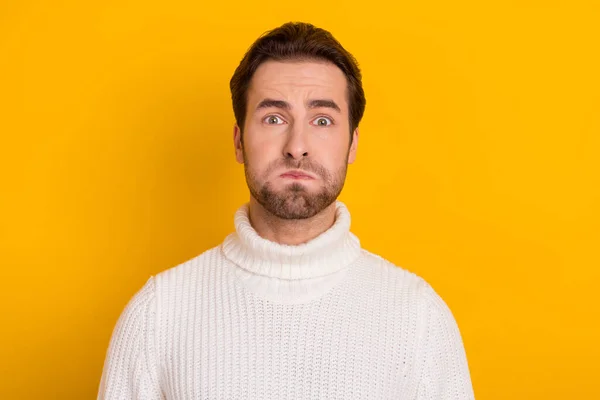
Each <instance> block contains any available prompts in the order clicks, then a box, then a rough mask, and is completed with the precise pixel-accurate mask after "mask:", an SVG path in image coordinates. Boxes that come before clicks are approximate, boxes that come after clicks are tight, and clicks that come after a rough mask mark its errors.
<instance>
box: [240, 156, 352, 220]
mask: <svg viewBox="0 0 600 400" xmlns="http://www.w3.org/2000/svg"><path fill="white" fill-rule="evenodd" d="M244 160H245V162H244V171H245V175H246V183H247V184H248V189H249V190H250V194H251V195H252V197H254V198H255V199H256V201H257V202H258V203H259V204H260V205H262V206H263V207H264V208H265V210H267V211H268V212H269V213H271V214H272V215H274V216H276V217H278V218H281V219H286V220H292V219H307V218H311V217H313V216H315V215H317V214H318V213H320V212H321V211H323V210H324V209H325V208H327V207H328V206H329V205H331V204H332V203H333V202H334V201H335V200H336V199H337V198H338V196H339V195H340V193H341V191H342V189H343V187H344V182H345V180H346V172H347V169H348V165H347V164H344V165H342V166H341V167H340V168H339V169H338V170H337V171H335V172H334V173H333V174H332V173H330V172H329V171H328V170H327V169H325V168H324V167H322V166H320V165H318V164H314V163H312V162H310V161H295V160H293V159H282V160H279V161H277V162H274V163H272V164H271V165H269V167H268V168H267V170H266V171H265V174H264V175H265V176H268V175H269V172H270V171H272V170H274V169H275V168H277V167H282V166H284V167H285V168H288V169H299V170H304V171H309V172H312V173H313V174H315V175H317V176H318V177H320V178H321V179H322V181H323V186H321V188H320V189H319V190H318V191H316V192H310V191H309V190H308V188H307V186H305V185H304V184H302V183H299V182H293V183H289V184H287V185H286V186H285V187H284V188H282V189H281V190H278V191H276V190H274V189H273V188H272V185H271V182H269V181H267V182H264V183H261V180H260V179H258V174H256V172H255V171H254V170H253V169H252V166H251V165H249V164H248V162H247V160H248V158H247V157H246V155H245V154H244Z"/></svg>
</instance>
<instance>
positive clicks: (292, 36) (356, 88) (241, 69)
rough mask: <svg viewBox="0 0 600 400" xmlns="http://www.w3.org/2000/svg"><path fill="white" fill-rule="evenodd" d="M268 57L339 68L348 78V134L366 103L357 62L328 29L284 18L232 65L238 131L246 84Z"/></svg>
mask: <svg viewBox="0 0 600 400" xmlns="http://www.w3.org/2000/svg"><path fill="white" fill-rule="evenodd" d="M268 60H275V61H291V60H294V61H308V60H315V61H318V60H321V61H328V62H330V63H332V64H334V65H335V66H337V67H338V68H339V69H341V70H342V72H343V73H344V75H345V76H346V79H347V81H348V93H347V96H348V104H349V113H348V115H349V122H350V136H351V137H352V133H353V132H354V130H355V129H356V128H357V127H358V124H359V123H360V120H361V119H362V117H363V114H364V111H365V105H366V99H365V93H364V91H363V87H362V74H361V72H360V69H359V67H358V63H357V61H356V59H355V58H354V56H352V54H350V53H349V52H348V51H346V50H345V49H344V48H343V47H342V45H341V44H340V43H339V42H338V41H337V40H336V39H335V38H334V37H333V35H332V34H331V33H329V32H328V31H326V30H325V29H322V28H317V27H315V26H314V25H312V24H308V23H304V22H288V23H285V24H283V25H281V26H280V27H278V28H275V29H273V30H271V31H268V32H266V33H265V34H264V35H262V36H261V37H259V38H258V39H257V40H256V41H255V42H254V43H253V44H252V46H251V47H250V49H248V51H247V52H246V54H245V55H244V58H243V59H242V61H241V62H240V64H239V65H238V67H237V68H236V70H235V72H234V74H233V76H232V77H231V80H230V81H229V88H230V90H231V100H232V103H233V113H234V115H235V120H236V123H237V125H238V126H239V128H240V130H241V131H242V133H243V131H244V123H245V121H246V112H247V110H246V105H247V100H248V99H247V94H248V87H249V86H250V82H251V80H252V77H253V75H254V73H255V72H256V70H257V69H258V67H259V66H260V65H261V64H262V63H264V62H265V61H268Z"/></svg>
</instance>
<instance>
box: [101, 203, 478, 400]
mask: <svg viewBox="0 0 600 400" xmlns="http://www.w3.org/2000/svg"><path fill="white" fill-rule="evenodd" d="M349 229H350V214H349V212H348V209H347V208H346V206H345V205H344V204H343V203H341V202H339V201H337V202H336V218H335V222H334V224H333V225H332V226H331V227H330V228H329V229H328V230H327V231H325V232H323V233H322V234H321V235H319V236H318V237H316V238H315V239H313V240H311V241H309V242H306V243H304V244H300V245H297V246H291V245H283V244H278V243H275V242H272V241H269V240H266V239H264V238H262V237H260V236H259V235H258V234H257V232H256V231H255V230H254V229H253V227H252V225H251V224H250V221H249V218H248V205H247V204H245V205H243V206H242V207H240V209H239V210H238V211H237V212H236V214H235V232H233V233H231V234H230V235H229V236H227V237H226V238H225V240H224V242H223V243H222V244H220V245H219V246H217V247H214V248H212V249H210V250H207V251H205V252H204V253H202V254H200V255H198V256H196V257H195V258H192V259H191V260H188V261H186V262H184V263H182V264H180V265H177V266H175V267H173V268H170V269H167V270H165V271H163V272H161V273H159V274H157V275H156V276H154V277H150V279H148V281H147V282H146V284H145V285H144V286H143V287H142V288H141V289H140V290H139V291H138V292H137V293H136V294H135V295H134V296H133V298H132V299H131V300H130V301H129V303H128V304H127V306H126V307H125V309H124V311H123V313H122V314H121V316H120V318H119V320H118V322H117V324H116V327H115V328H114V331H113V334H112V338H111V341H110V345H109V348H108V351H107V354H106V360H105V363H104V370H103V374H102V378H101V381H100V389H99V393H98V399H107V400H117V399H119V400H125V399H178V400H180V399H181V400H183V399H346V400H347V399H407V400H408V399H410V400H413V399H419V400H423V399H436V400H437V399H444V400H445V399H456V400H459V399H460V400H463V399H473V398H474V396H473V389H472V385H471V379H470V375H469V368H468V364H467V359H466V355H465V350H464V347H463V342H462V339H461V335H460V332H459V330H458V327H457V324H456V322H455V319H454V318H453V315H452V313H451V311H450V309H449V308H448V306H447V305H446V303H445V302H444V301H443V300H442V299H441V298H440V296H439V295H438V294H437V293H436V292H435V291H434V290H433V289H432V287H431V286H430V285H429V284H427V283H426V282H425V281H424V280H423V279H422V278H420V277H419V276H417V275H415V274H414V273H411V272H408V271H407V270H405V269H402V268H400V267H397V266H395V265H393V264H391V263H390V262H388V261H386V260H385V259H383V258H381V257H379V256H377V255H375V254H372V253H370V252H368V251H367V250H365V249H362V248H361V246H360V242H359V240H358V238H357V237H356V236H355V235H354V234H353V233H351V232H350V230H349Z"/></svg>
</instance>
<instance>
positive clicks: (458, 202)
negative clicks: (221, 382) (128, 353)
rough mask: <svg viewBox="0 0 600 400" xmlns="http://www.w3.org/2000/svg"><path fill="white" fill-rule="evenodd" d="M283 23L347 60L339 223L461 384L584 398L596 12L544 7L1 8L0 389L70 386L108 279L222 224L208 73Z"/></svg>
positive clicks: (590, 5) (50, 394)
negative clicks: (356, 119)
mask: <svg viewBox="0 0 600 400" xmlns="http://www.w3.org/2000/svg"><path fill="white" fill-rule="evenodd" d="M290 20H295V21H306V22H312V23H314V24H316V25H317V26H320V27H323V28H326V29H328V30H330V31H331V32H332V33H333V34H334V35H335V36H336V37H337V38H338V39H339V40H340V41H341V42H342V44H343V45H344V46H345V47H346V48H347V49H348V50H349V51H350V52H352V53H353V54H354V55H355V56H356V57H357V58H358V61H359V63H360V66H361V67H362V71H363V74H364V88H365V91H366V96H367V108H366V113H365V117H364V120H363V122H362V124H361V131H360V139H359V146H358V157H357V161H356V163H355V164H353V165H352V166H350V168H349V173H348V178H347V181H346V186H345V188H344V191H343V193H342V197H341V200H343V201H345V202H346V204H347V205H348V207H349V209H350V211H351V213H352V218H353V220H352V228H351V229H352V231H353V232H354V233H355V234H356V235H357V236H358V237H359V238H360V239H361V243H362V245H363V247H365V248H367V249H369V250H370V251H372V252H375V253H377V254H380V255H382V256H383V257H385V258H387V259H389V260H390V261H392V262H394V263H395V264H396V265H398V266H400V267H402V268H406V269H408V270H410V271H412V272H415V273H417V274H419V275H420V276H422V277H423V278H425V279H426V280H427V281H428V282H429V283H431V285H432V286H433V287H434V288H435V289H436V290H437V291H438V293H439V294H440V295H441V296H442V297H443V298H444V300H445V301H446V302H447V303H448V305H449V306H450V308H451V310H452V311H453V313H454V316H455V318H456V320H457V322H458V325H459V327H460V329H461V332H462V335H463V340H464V343H465V348H466V352H467V357H468V361H469V366H470V370H471V375H472V380H473V386H474V389H475V394H476V398H477V399H479V400H501V399H513V400H521V399H523V400H525V399H546V400H547V399H592V398H600V389H599V388H598V385H597V383H595V382H594V381H595V380H596V379H597V378H598V375H599V367H598V358H599V357H600V351H599V346H598V338H599V337H600V327H599V319H600V318H598V317H599V316H600V313H599V311H598V310H599V306H600V301H599V298H598V288H597V285H598V281H599V278H600V272H599V270H600V268H599V267H600V256H599V255H598V250H599V248H600V161H599V159H600V156H599V153H600V95H599V93H600V79H599V73H598V71H600V60H599V54H600V51H599V48H598V43H599V41H600V28H599V26H600V13H599V6H598V2H596V1H589V2H584V1H569V2H567V1H558V0H557V1H530V0H522V1H485V2H482V1H466V0H454V1H441V0H438V1H395V2H391V1H390V2H381V1H365V2H356V1H345V2H340V3H336V2H326V1H313V0H306V1H302V2H287V1H270V0H269V1H261V2H250V1H244V2H238V1H235V2H231V1H222V2H215V1H213V2H207V1H184V0H181V1H180V0H172V1H168V2H167V1H164V2H159V1H140V0H135V1H122V0H120V1H85V2H84V1H74V0H64V1H36V0H22V1H8V2H7V1H3V2H1V3H0V135H1V139H0V266H1V270H0V274H1V279H0V321H1V322H0V323H1V324H2V325H1V327H0V352H1V353H0V398H2V399H84V398H94V397H95V396H96V392H97V388H98V383H99V380H100V375H101V371H102V365H103V362H104V356H105V352H106V348H107V346H108V342H109V339H110V335H111V332H112V329H113V327H114V324H115V322H116V320H117V318H118V316H119V314H120V313H121V311H122V310H123V307H124V306H125V304H126V303H127V301H128V300H129V299H130V298H131V296H132V295H133V294H134V293H135V292H136V291H137V290H138V289H139V288H140V287H141V286H142V285H143V283H144V282H145V281H146V280H147V279H148V277H149V276H150V275H153V274H156V273H158V272H160V271H162V270H164V269H166V268H170V267H173V266H176V265H178V264H179V263H182V262H184V261H185V260H188V259H190V258H192V257H195V256H196V255H198V254H200V253H202V252H203V251H205V250H207V249H208V248H210V247H213V246H217V245H218V244H219V243H221V241H222V240H223V239H224V237H225V236H226V235H227V234H228V233H229V232H231V231H232V230H233V229H234V228H233V213H234V212H235V210H236V209H237V208H238V207H239V206H240V205H241V204H242V203H243V202H245V201H247V200H248V196H249V194H248V192H247V188H246V184H245V180H244V174H243V167H242V165H240V164H237V163H236V162H235V159H234V150H233V130H232V127H233V123H234V119H233V112H232V109H231V102H230V94H229V86H228V85H229V79H230V77H231V75H232V74H233V71H234V69H235V67H236V66H237V64H238V62H239V61H240V60H241V58H242V56H243V54H244V52H245V51H246V49H247V48H248V47H249V46H250V44H251V43H252V42H253V41H254V40H255V39H256V38H257V37H258V36H259V35H260V34H262V33H263V32H265V31H267V30H269V29H271V28H274V27H276V26H278V25H280V24H282V23H284V22H287V21H290Z"/></svg>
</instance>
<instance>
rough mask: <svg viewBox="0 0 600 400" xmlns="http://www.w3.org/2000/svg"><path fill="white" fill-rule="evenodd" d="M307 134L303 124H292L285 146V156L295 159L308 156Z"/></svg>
mask: <svg viewBox="0 0 600 400" xmlns="http://www.w3.org/2000/svg"><path fill="white" fill-rule="evenodd" d="M307 134H308V132H307V131H306V129H304V127H303V126H302V124H290V128H289V130H288V136H287V140H286V142H285V145H284V146H283V156H284V157H285V158H292V159H294V160H300V159H302V158H304V157H308V140H307V137H306V135H307Z"/></svg>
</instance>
